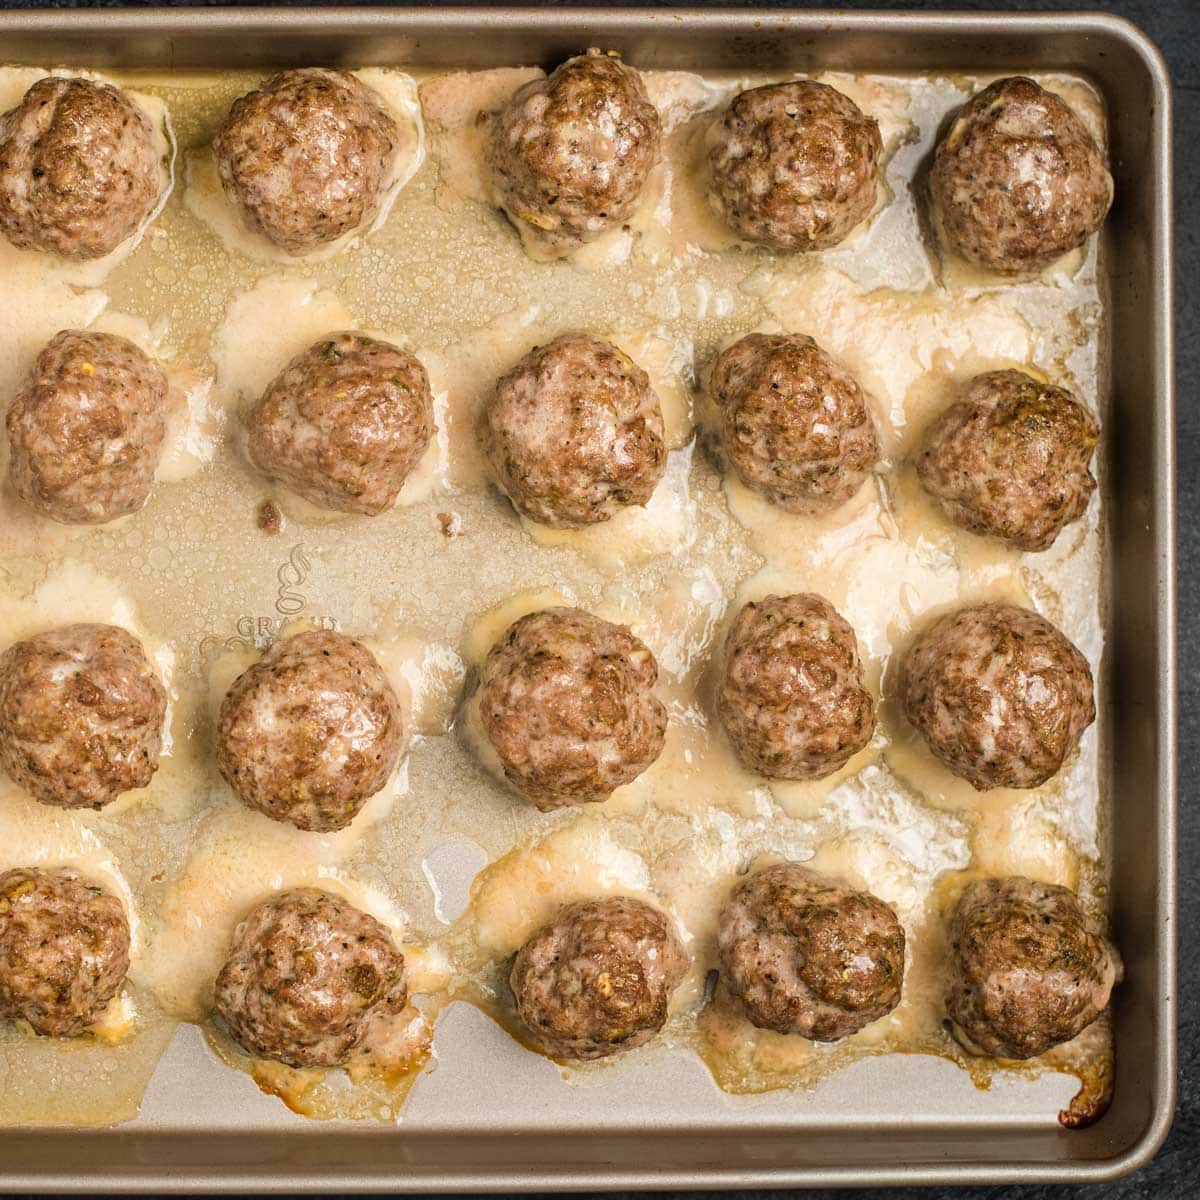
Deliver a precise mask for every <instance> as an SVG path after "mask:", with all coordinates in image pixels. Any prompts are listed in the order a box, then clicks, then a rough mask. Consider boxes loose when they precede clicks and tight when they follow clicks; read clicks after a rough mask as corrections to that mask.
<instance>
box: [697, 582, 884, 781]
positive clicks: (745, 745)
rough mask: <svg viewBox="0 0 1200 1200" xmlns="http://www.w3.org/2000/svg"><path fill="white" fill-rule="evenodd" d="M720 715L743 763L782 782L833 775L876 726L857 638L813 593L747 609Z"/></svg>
mask: <svg viewBox="0 0 1200 1200" xmlns="http://www.w3.org/2000/svg"><path fill="white" fill-rule="evenodd" d="M717 708H718V711H719V712H720V714H721V720H722V722H724V725H725V730H726V732H727V733H728V734H729V739H730V741H731V742H732V743H733V748H734V750H735V751H736V752H737V756H738V758H739V759H740V760H741V762H742V765H743V766H744V767H746V768H748V769H749V770H751V771H757V772H758V773H759V774H760V775H766V776H768V777H769V778H772V779H820V778H822V777H823V776H825V775H830V774H832V773H833V772H834V771H836V770H837V769H838V768H839V767H841V766H842V765H844V764H845V763H846V761H847V760H848V759H849V758H850V757H851V755H853V754H857V753H858V751H859V750H861V749H862V748H863V747H864V746H865V745H866V744H867V742H869V741H870V740H871V732H872V730H873V729H874V728H875V701H874V700H873V699H872V697H871V694H870V692H868V691H867V690H866V688H865V687H864V685H863V669H862V662H861V660H860V659H859V657H858V644H857V642H856V640H855V637H854V630H853V629H851V628H850V626H849V625H848V624H847V622H846V621H845V620H844V619H843V618H842V616H841V615H840V614H839V613H838V612H837V610H836V609H835V608H834V607H833V605H832V604H830V603H829V601H828V600H825V599H823V598H822V597H821V596H816V595H813V594H812V593H806V594H802V595H795V596H768V597H767V598H766V599H765V600H760V601H758V602H757V603H753V604H747V605H745V606H744V607H743V608H742V610H741V611H740V612H739V613H738V615H737V616H736V617H735V618H734V621H733V624H732V625H731V626H730V629H729V635H728V637H727V638H726V639H725V661H724V666H723V669H722V672H721V683H720V688H719V690H718V692H717Z"/></svg>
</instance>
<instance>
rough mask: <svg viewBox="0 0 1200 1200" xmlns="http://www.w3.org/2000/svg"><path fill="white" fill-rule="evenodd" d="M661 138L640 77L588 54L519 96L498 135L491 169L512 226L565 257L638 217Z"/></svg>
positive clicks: (491, 152)
mask: <svg viewBox="0 0 1200 1200" xmlns="http://www.w3.org/2000/svg"><path fill="white" fill-rule="evenodd" d="M661 140H662V127H661V124H660V122H659V118H658V110H657V109H656V108H655V107H654V105H653V104H651V103H650V99H649V97H648V96H647V95H646V88H645V85H644V84H643V83H642V78H641V76H640V75H639V74H638V73H637V72H636V71H634V70H632V69H631V68H629V67H626V66H624V65H623V64H622V63H621V62H620V61H619V60H618V59H616V58H613V57H611V56H608V55H604V54H602V53H601V52H600V51H598V50H589V51H588V53H587V54H585V55H580V56H579V57H577V58H571V59H568V60H567V61H566V62H565V63H563V64H562V65H561V66H560V67H559V68H558V69H557V70H556V71H554V72H553V74H551V75H550V76H549V77H548V78H546V79H535V80H532V81H530V82H529V83H527V84H525V86H524V87H522V88H521V89H520V90H519V91H518V92H517V93H516V94H515V95H514V96H513V98H512V99H511V100H510V101H509V102H508V106H507V107H506V108H505V109H504V111H503V112H502V113H501V114H500V116H499V117H498V118H497V120H496V124H495V126H494V128H493V130H492V137H491V142H490V145H489V150H488V166H489V169H490V170H491V174H492V182H493V185H494V187H495V189H496V194H497V197H498V199H499V202H500V206H501V208H503V209H504V211H505V212H506V213H507V214H508V217H509V220H511V221H512V222H513V224H514V225H516V227H517V228H518V229H519V230H521V231H522V233H524V234H526V235H528V236H529V237H531V238H532V239H533V241H534V242H535V243H536V244H537V245H538V246H539V248H541V249H543V250H544V251H546V252H547V253H549V254H553V255H563V254H569V253H570V252H571V251H572V250H575V249H577V248H578V247H579V246H581V245H583V244H585V243H586V242H591V241H594V240H595V239H596V238H598V237H599V236H600V235H601V234H602V233H604V232H606V231H607V230H609V229H614V228H616V227H617V226H619V225H621V224H622V223H623V222H624V221H625V220H626V219H627V218H628V217H629V216H630V215H631V214H632V213H633V210H634V208H635V207H636V206H637V201H638V196H639V195H640V194H641V191H642V188H643V186H644V185H645V183H646V178H647V176H648V175H649V174H650V170H651V168H652V167H653V166H654V164H655V162H656V161H657V160H658V150H659V144H660V142H661Z"/></svg>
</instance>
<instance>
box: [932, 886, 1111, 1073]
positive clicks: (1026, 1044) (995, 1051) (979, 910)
mask: <svg viewBox="0 0 1200 1200" xmlns="http://www.w3.org/2000/svg"><path fill="white" fill-rule="evenodd" d="M950 972H951V975H950V984H949V987H948V989H947V992H946V1012H947V1014H948V1015H949V1017H950V1021H951V1028H952V1029H953V1031H954V1036H955V1037H956V1038H957V1039H958V1041H959V1042H960V1043H962V1045H963V1047H964V1048H965V1049H966V1050H968V1051H969V1052H970V1053H971V1054H988V1055H991V1056H993V1057H995V1058H1034V1057H1036V1056H1037V1055H1039V1054H1044V1053H1045V1052H1046V1051H1047V1050H1049V1049H1050V1048H1051V1047H1052V1046H1057V1045H1058V1044H1059V1043H1060V1042H1066V1041H1070V1039H1071V1038H1073V1037H1075V1036H1076V1035H1077V1034H1079V1033H1082V1032H1083V1030H1084V1029H1086V1028H1087V1027H1088V1026H1089V1025H1090V1024H1091V1023H1092V1022H1093V1021H1094V1020H1095V1019H1096V1018H1097V1017H1098V1016H1099V1015H1100V1014H1101V1012H1103V1011H1104V1007H1105V1005H1107V1004H1108V998H1109V994H1110V993H1111V992H1112V989H1113V985H1114V983H1115V982H1116V977H1117V970H1116V964H1115V963H1114V961H1113V956H1112V954H1111V953H1110V952H1109V948H1108V944H1107V943H1106V942H1105V940H1104V938H1103V937H1101V935H1100V931H1099V929H1098V927H1097V926H1096V924H1095V922H1093V921H1092V920H1091V919H1090V918H1089V917H1088V916H1087V915H1086V914H1085V913H1084V912H1083V910H1082V909H1081V908H1080V906H1079V900H1078V899H1077V898H1076V896H1075V893H1074V892H1072V891H1070V890H1069V889H1067V888H1065V887H1057V886H1055V885H1054V884H1048V883H1035V882H1034V881H1033V880H1032V879H1022V878H1020V877H1019V876H1016V877H1013V878H1010V879H977V880H975V881H974V882H973V883H970V884H968V885H967V888H966V890H965V891H964V892H963V894H962V898H961V899H960V900H959V902H958V907H957V908H956V909H955V910H954V916H953V918H952V920H951V922H950Z"/></svg>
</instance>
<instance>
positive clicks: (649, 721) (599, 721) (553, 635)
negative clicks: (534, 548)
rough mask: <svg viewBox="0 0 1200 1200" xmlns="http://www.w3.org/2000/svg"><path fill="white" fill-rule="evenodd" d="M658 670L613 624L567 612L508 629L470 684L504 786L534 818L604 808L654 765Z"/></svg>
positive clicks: (659, 716) (531, 617)
mask: <svg viewBox="0 0 1200 1200" xmlns="http://www.w3.org/2000/svg"><path fill="white" fill-rule="evenodd" d="M657 679H658V664H657V663H656V662H655V660H654V655H653V654H651V653H650V651H649V650H648V649H647V648H646V646H645V645H644V644H643V643H642V642H641V641H640V640H639V639H638V638H636V637H635V636H634V635H633V634H632V633H630V631H629V630H628V629H626V628H625V627H624V626H622V625H613V624H611V623H610V622H608V621H602V620H601V619H600V618H599V617H594V616H592V615H591V613H587V612H584V611H583V610H582V609H577V608H548V609H545V610H543V611H541V612H535V613H530V614H528V615H527V616H524V617H522V618H521V619H520V620H519V621H516V622H514V623H513V624H512V625H511V626H510V627H509V629H508V631H507V632H506V633H505V635H504V637H503V638H502V639H501V640H500V641H499V642H498V643H497V644H496V645H495V646H493V647H492V649H491V651H490V653H489V654H488V657H487V660H486V662H485V663H484V665H483V669H482V671H481V673H480V680H479V717H480V723H481V724H482V727H483V731H484V733H485V735H486V736H487V739H488V742H489V743H490V745H491V747H492V749H493V750H494V751H495V753H496V756H497V757H498V759H499V761H500V765H501V767H502V768H503V770H504V775H505V778H506V779H507V780H508V781H509V783H510V784H511V785H512V786H513V788H514V789H515V790H516V791H517V792H518V793H519V794H520V795H521V796H523V797H524V798H525V799H526V800H528V801H529V802H530V803H531V804H533V805H535V806H536V807H537V808H540V809H542V810H543V811H548V810H550V809H554V808H561V807H564V806H566V805H571V804H584V803H587V802H589V801H596V800H605V799H607V798H608V797H609V796H610V795H611V794H612V793H613V791H615V790H616V789H617V788H619V787H621V786H622V785H623V784H627V783H630V782H632V781H633V780H634V779H636V778H637V777H638V776H639V775H640V774H641V773H642V772H643V771H644V770H645V769H646V768H647V767H649V766H650V765H651V763H653V762H654V760H655V759H656V758H658V756H659V754H660V752H661V751H662V748H663V740H664V738H665V735H666V728H667V710H666V708H665V707H664V706H663V704H662V701H660V700H659V699H658V697H657V696H655V694H654V685H655V682H656V681H657Z"/></svg>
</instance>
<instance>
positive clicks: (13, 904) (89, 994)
mask: <svg viewBox="0 0 1200 1200" xmlns="http://www.w3.org/2000/svg"><path fill="white" fill-rule="evenodd" d="M128 970H129V919H128V918H127V917H126V915H125V908H124V906H123V905H122V904H121V902H120V900H118V899H117V898H116V896H114V895H112V894H111V893H110V892H108V891H107V890H106V889H105V888H103V887H101V886H100V884H98V883H94V882H92V881H91V880H88V879H85V878H84V877H83V876H81V875H80V874H79V873H78V872H77V871H73V870H70V869H66V868H64V869H60V870H54V871H43V870H40V869H38V868H34V867H19V868H17V869H16V870H13V871H5V872H3V873H2V874H0V1019H6V1020H12V1019H15V1018H20V1019H22V1020H25V1021H28V1022H29V1024H30V1025H31V1026H32V1027H33V1030H34V1032H35V1033H38V1034H41V1035H42V1036H44V1037H77V1036H78V1035H79V1034H81V1033H84V1032H86V1031H87V1029H88V1027H89V1026H90V1025H93V1024H95V1022H96V1021H98V1020H99V1019H100V1018H101V1017H102V1016H103V1015H104V1010H105V1009H106V1008H107V1007H108V1002H109V1001H110V1000H111V999H112V998H113V997H114V996H115V995H116V994H117V992H119V991H120V990H121V985H122V984H123V983H124V982H125V975H126V973H127V971H128Z"/></svg>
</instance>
